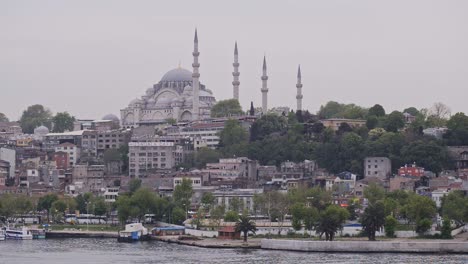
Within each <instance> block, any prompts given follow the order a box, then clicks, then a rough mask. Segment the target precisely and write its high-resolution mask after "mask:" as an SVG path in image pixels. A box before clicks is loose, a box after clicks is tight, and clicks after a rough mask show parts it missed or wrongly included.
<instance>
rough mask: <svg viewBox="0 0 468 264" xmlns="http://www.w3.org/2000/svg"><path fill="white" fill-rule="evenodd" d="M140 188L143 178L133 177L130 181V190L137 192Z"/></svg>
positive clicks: (131, 192)
mask: <svg viewBox="0 0 468 264" xmlns="http://www.w3.org/2000/svg"><path fill="white" fill-rule="evenodd" d="M140 188H141V179H131V180H130V181H129V182H128V189H129V190H130V194H133V193H135V192H136V191H137V190H138V189H140Z"/></svg>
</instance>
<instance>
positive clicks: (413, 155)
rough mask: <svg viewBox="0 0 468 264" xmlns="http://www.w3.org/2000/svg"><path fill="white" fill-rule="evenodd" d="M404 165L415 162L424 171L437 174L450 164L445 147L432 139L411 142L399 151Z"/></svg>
mask: <svg viewBox="0 0 468 264" xmlns="http://www.w3.org/2000/svg"><path fill="white" fill-rule="evenodd" d="M401 155H402V158H403V160H404V161H405V162H406V163H412V162H416V164H417V165H419V166H422V167H424V168H425V169H426V170H429V171H432V172H435V173H439V172H441V171H442V170H443V169H444V168H447V167H448V166H449V164H450V163H451V162H450V161H451V158H450V156H449V153H448V150H447V147H446V146H444V145H442V144H441V143H440V142H437V141H435V140H433V139H430V140H417V141H414V142H411V143H410V144H408V145H407V146H405V147H403V148H402V150H401Z"/></svg>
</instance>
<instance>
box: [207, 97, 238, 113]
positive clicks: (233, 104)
mask: <svg viewBox="0 0 468 264" xmlns="http://www.w3.org/2000/svg"><path fill="white" fill-rule="evenodd" d="M242 114H244V111H242V107H241V106H240V104H239V101H237V99H228V100H221V101H218V102H217V103H216V104H215V105H213V107H212V108H211V117H230V116H239V115H242Z"/></svg>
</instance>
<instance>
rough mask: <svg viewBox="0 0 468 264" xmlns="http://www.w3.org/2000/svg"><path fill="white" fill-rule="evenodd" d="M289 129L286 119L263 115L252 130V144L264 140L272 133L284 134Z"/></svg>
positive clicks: (253, 125)
mask: <svg viewBox="0 0 468 264" xmlns="http://www.w3.org/2000/svg"><path fill="white" fill-rule="evenodd" d="M287 127H288V124H287V120H286V118H285V117H283V116H277V115H273V114H267V115H263V116H262V117H261V118H260V119H257V121H255V122H254V123H253V124H252V127H251V128H250V142H253V141H257V140H262V139H264V138H266V137H267V136H268V135H270V134H272V133H279V134H281V133H284V132H286V130H287Z"/></svg>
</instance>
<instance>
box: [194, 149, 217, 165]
mask: <svg viewBox="0 0 468 264" xmlns="http://www.w3.org/2000/svg"><path fill="white" fill-rule="evenodd" d="M220 157H221V155H220V153H219V152H218V151H217V150H214V149H210V148H200V149H199V150H198V151H197V152H196V153H195V160H194V163H195V164H194V165H195V167H197V168H203V167H205V166H206V164H207V163H213V162H218V161H219V158H220Z"/></svg>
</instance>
